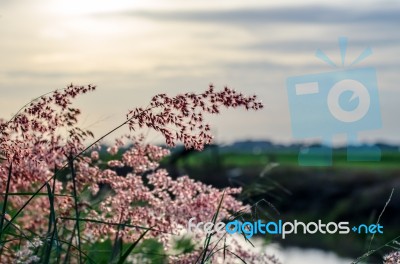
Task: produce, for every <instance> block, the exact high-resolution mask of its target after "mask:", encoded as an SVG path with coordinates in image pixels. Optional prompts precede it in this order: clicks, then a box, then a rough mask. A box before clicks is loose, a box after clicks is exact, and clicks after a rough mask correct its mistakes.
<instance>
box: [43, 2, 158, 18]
mask: <svg viewBox="0 0 400 264" xmlns="http://www.w3.org/2000/svg"><path fill="white" fill-rule="evenodd" d="M160 4H161V3H160V2H159V1H136V0H134V1H132V0H118V1H111V0H83V1H68V0H59V1H52V2H51V3H50V6H49V8H50V9H51V11H55V12H57V13H59V14H63V15H87V14H97V13H107V12H118V11H124V10H125V11H126V10H137V9H148V8H154V7H156V6H159V5H160Z"/></svg>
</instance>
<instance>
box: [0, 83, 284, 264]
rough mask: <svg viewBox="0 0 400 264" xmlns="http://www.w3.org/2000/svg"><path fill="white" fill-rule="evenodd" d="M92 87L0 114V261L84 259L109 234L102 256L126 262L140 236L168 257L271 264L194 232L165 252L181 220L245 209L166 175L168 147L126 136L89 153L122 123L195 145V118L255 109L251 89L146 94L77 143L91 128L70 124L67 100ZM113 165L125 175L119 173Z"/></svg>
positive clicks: (199, 139)
mask: <svg viewBox="0 0 400 264" xmlns="http://www.w3.org/2000/svg"><path fill="white" fill-rule="evenodd" d="M93 90H95V86H91V85H89V86H74V85H70V86H68V87H67V88H65V89H62V90H58V91H55V92H52V93H49V94H46V95H43V96H41V97H38V98H36V99H35V100H34V101H32V102H31V103H29V104H28V105H26V106H24V107H23V108H21V110H20V111H19V112H18V113H17V114H16V115H15V116H14V117H13V118H12V119H11V120H9V121H6V120H1V121H0V150H1V155H2V162H1V163H0V184H1V185H0V191H1V197H2V212H1V221H0V232H1V233H0V241H1V248H0V262H1V263H11V262H16V263H22V262H23V261H25V263H36V262H43V263H60V262H61V261H62V262H63V263H83V262H85V263H87V262H88V263H94V262H95V261H94V260H93V258H92V256H93V255H92V254H91V250H92V248H91V247H92V245H93V244H95V243H99V242H101V241H113V246H112V248H111V249H110V252H112V254H111V258H110V259H109V260H108V261H110V262H114V263H125V262H135V251H134V249H135V248H137V247H138V245H140V243H141V242H142V241H145V240H148V239H153V240H155V241H157V242H159V243H161V244H162V246H163V252H164V253H165V254H164V256H163V257H164V258H165V260H167V261H168V262H170V263H205V262H207V261H213V263H222V262H224V261H225V263H234V262H235V261H236V260H238V259H239V260H246V261H248V262H249V263H255V262H256V261H260V263H278V261H277V260H276V259H275V258H274V257H272V256H268V255H263V254H260V255H252V254H250V253H249V252H248V251H246V250H244V249H243V248H242V247H241V246H240V244H239V243H238V242H237V241H232V242H231V243H230V245H227V243H226V237H224V236H221V237H218V236H217V235H215V236H213V237H209V236H207V237H205V236H204V234H195V235H194V236H193V237H191V238H190V239H192V240H193V244H194V245H195V246H194V247H193V248H192V249H191V250H189V251H184V252H174V253H171V252H172V251H173V247H174V246H173V244H174V239H175V238H176V237H177V236H179V235H182V234H185V231H186V230H185V228H186V223H187V220H188V219H190V218H192V217H195V218H196V219H197V220H198V221H209V220H210V219H214V221H221V220H222V219H228V218H231V217H232V213H233V212H246V211H248V210H249V207H248V206H246V205H243V204H242V203H241V202H240V201H239V200H237V199H236V198H235V195H236V194H238V193H239V192H240V191H241V190H240V189H236V188H225V189H223V190H220V189H216V188H213V187H211V186H207V185H204V184H202V183H200V182H196V181H194V180H192V179H190V178H189V177H187V176H183V177H179V178H177V179H175V180H174V179H172V178H171V177H170V176H169V175H168V173H167V171H165V170H163V169H160V168H159V162H160V160H161V159H162V158H164V157H165V156H167V155H168V154H169V151H168V150H167V149H165V148H162V147H159V146H154V145H149V144H145V143H144V141H143V138H141V137H138V136H135V135H133V134H129V135H126V136H124V137H123V138H120V139H117V140H116V143H115V145H114V146H112V147H110V148H108V149H107V151H108V153H109V154H110V155H111V156H112V159H111V160H107V161H105V160H102V159H101V155H100V154H99V153H100V152H101V151H102V150H101V147H100V145H99V142H100V140H102V139H103V138H104V137H106V136H108V135H109V134H111V133H112V132H114V131H115V130H117V129H119V128H121V127H123V126H127V127H128V128H129V130H130V131H131V133H132V131H136V130H138V129H139V128H141V127H148V128H151V129H154V130H155V131H158V132H160V133H161V134H162V135H163V136H164V138H165V141H166V143H167V145H169V146H174V145H175V144H177V143H178V142H182V143H183V144H184V145H185V146H186V147H187V148H195V149H198V150H201V149H202V148H203V146H204V145H205V144H208V143H210V142H211V140H212V135H211V134H210V127H209V125H208V124H207V123H206V122H205V120H204V119H205V116H204V115H205V114H218V113H219V112H220V111H221V108H222V107H225V108H230V107H233V108H238V107H243V108H245V109H254V110H258V109H260V108H262V104H261V103H260V102H257V101H256V97H255V96H251V97H247V96H244V95H242V94H241V93H237V92H235V91H234V90H231V89H229V88H227V87H226V88H225V89H224V90H222V91H215V90H214V87H213V86H212V85H211V86H210V87H209V88H208V89H207V90H206V91H205V92H203V93H201V94H194V93H186V94H182V95H178V96H175V97H168V96H167V95H165V94H160V95H156V96H155V97H153V99H152V100H151V102H150V104H149V107H147V108H135V109H133V110H131V111H129V112H128V114H127V119H126V121H125V122H123V123H122V124H121V125H120V126H118V127H116V128H114V129H112V130H111V131H110V132H109V133H107V134H106V135H104V136H102V137H100V138H99V139H96V140H95V141H94V143H92V144H90V145H89V146H86V145H85V144H86V142H87V141H88V140H90V138H93V134H92V133H91V132H90V131H88V130H84V129H81V128H79V126H78V117H79V115H80V110H79V109H77V108H74V107H72V105H71V104H72V99H73V98H75V97H77V96H79V95H81V94H84V93H87V92H91V91H93ZM120 168H124V169H126V170H128V171H129V172H128V173H127V174H120V173H118V171H119V169H120ZM204 240H205V242H204ZM203 242H204V243H203ZM124 245H125V246H124ZM115 252H119V253H118V254H117V253H115ZM28 253H29V254H28ZM142 253H143V252H142ZM21 261H22V262H21Z"/></svg>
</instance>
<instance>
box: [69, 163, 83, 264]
mask: <svg viewBox="0 0 400 264" xmlns="http://www.w3.org/2000/svg"><path fill="white" fill-rule="evenodd" d="M68 163H69V167H70V169H71V174H72V183H73V187H74V201H75V206H74V207H75V216H76V231H77V235H78V250H79V263H82V250H81V231H80V227H79V208H78V195H77V193H76V179H75V177H76V173H75V168H74V159H73V156H72V155H70V156H69V158H68Z"/></svg>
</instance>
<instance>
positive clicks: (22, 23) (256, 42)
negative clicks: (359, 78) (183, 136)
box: [0, 0, 400, 142]
mask: <svg viewBox="0 0 400 264" xmlns="http://www.w3.org/2000/svg"><path fill="white" fill-rule="evenodd" d="M399 25H400V3H399V2H398V1H385V0H376V1H367V0H362V1H357V0H354V1H337V0H336V1H314V0H308V1H297V0H296V1H294V0H285V1H260V0H258V1H252V0H250V1H242V0H241V1H238V0H229V1H225V0H219V1H211V0H203V1H190V0H168V1H165V0H163V1H161V0H160V1H157V0H154V1H153V0H146V1H135V0H119V1H109V0H107V1H106V0H82V1H71V0H37V1H11V0H2V1H1V2H0V35H1V41H0V58H1V59H0V91H1V96H0V111H1V112H0V113H1V116H2V117H5V118H8V117H10V116H11V115H12V114H13V113H15V112H16V110H17V109H18V108H19V107H20V106H22V105H23V104H25V103H26V102H27V101H29V100H31V99H32V98H34V97H35V96H37V95H40V94H43V93H45V92H48V91H51V90H54V89H57V88H62V87H65V86H66V85H67V84H69V83H71V82H73V83H74V84H89V83H91V84H96V85H97V86H98V90H97V91H96V92H95V93H94V94H91V95H87V96H85V97H82V98H81V99H80V100H79V101H78V102H77V104H78V105H79V106H82V108H83V110H84V113H83V119H82V123H83V126H87V127H90V128H91V129H92V130H93V131H94V132H95V133H96V134H97V135H99V136H100V135H101V133H104V132H106V131H107V130H109V129H111V128H112V127H113V126H115V125H117V124H118V123H120V122H121V121H123V119H124V116H125V113H126V112H127V110H128V109H130V108H133V107H135V106H146V105H147V102H148V100H149V99H150V98H151V96H152V95H154V94H157V93H161V92H162V93H164V92H165V93H169V94H171V95H173V94H177V93H181V92H186V91H198V92H199V91H202V90H204V89H205V88H207V86H208V84H209V83H214V84H215V86H216V87H217V88H218V87H220V88H223V86H224V85H227V86H229V87H232V88H235V89H236V90H239V91H243V92H245V93H248V94H257V95H258V96H259V98H260V99H261V100H262V101H263V102H264V104H265V106H266V107H265V109H263V110H262V111H260V112H257V113H251V112H245V111H234V110H233V111H232V110H229V111H225V112H224V113H223V116H220V117H217V118H212V119H211V120H212V124H213V125H214V127H215V132H216V134H217V140H218V141H220V142H221V141H224V142H230V141H233V140H238V139H272V140H276V141H278V142H291V141H293V137H292V134H291V126H290V115H289V103H288V99H287V92H286V86H285V85H286V79H287V78H288V77H290V76H297V75H304V74H311V73H323V72H329V71H334V70H337V69H334V68H333V67H332V66H330V65H328V64H326V63H324V62H322V61H321V60H318V59H317V58H316V57H315V55H314V54H315V51H316V50H317V49H321V50H323V51H324V52H325V53H326V54H327V55H328V56H329V57H330V58H331V59H332V60H333V61H334V62H337V63H338V64H340V60H341V58H340V51H339V47H338V38H339V37H341V36H345V37H347V38H348V41H349V43H348V44H349V46H348V50H347V56H346V62H350V61H353V60H354V59H355V58H357V56H358V55H359V54H360V53H361V52H362V51H363V50H364V49H365V48H367V47H371V48H372V50H373V55H372V56H370V57H368V58H367V59H366V60H365V61H363V62H361V63H360V64H358V65H357V67H375V68H376V70H377V73H378V86H379V93H380V103H381V114H382V120H383V128H382V129H380V130H377V131H368V132H362V133H361V134H360V138H361V139H362V140H366V141H374V140H386V141H391V142H400V133H399V132H400V125H399V124H398V114H397V113H399V112H400V104H399V102H400V90H399V83H400V74H399V72H400V61H399V58H400V30H399V29H398V28H399ZM346 69H347V68H346ZM343 139H344V136H343V135H338V136H337V140H338V141H340V140H343Z"/></svg>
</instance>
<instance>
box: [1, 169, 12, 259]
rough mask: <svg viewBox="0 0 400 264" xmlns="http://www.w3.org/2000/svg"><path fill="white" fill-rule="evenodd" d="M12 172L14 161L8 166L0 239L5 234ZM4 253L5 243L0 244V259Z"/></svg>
mask: <svg viewBox="0 0 400 264" xmlns="http://www.w3.org/2000/svg"><path fill="white" fill-rule="evenodd" d="M11 174H12V163H10V167H9V168H8V178H7V186H6V194H5V196H4V203H3V209H2V211H1V221H0V241H1V237H2V235H3V224H4V219H5V217H6V208H7V202H8V192H9V190H10V182H11ZM2 255H3V245H0V261H1V256H2Z"/></svg>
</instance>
